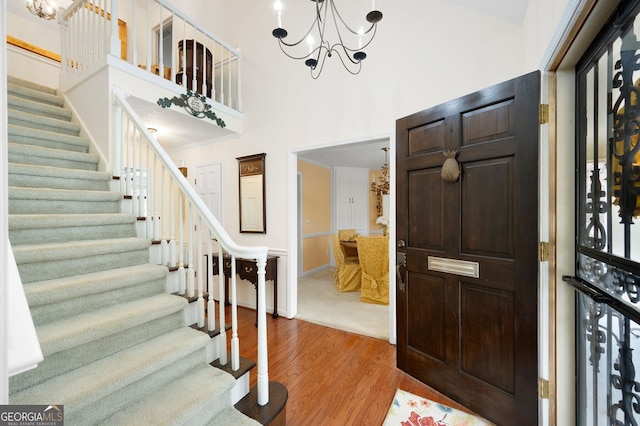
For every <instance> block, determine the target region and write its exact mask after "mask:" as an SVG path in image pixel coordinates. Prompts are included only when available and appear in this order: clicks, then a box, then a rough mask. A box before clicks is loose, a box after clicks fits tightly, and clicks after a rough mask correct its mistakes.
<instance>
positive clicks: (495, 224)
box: [460, 157, 514, 258]
mask: <svg viewBox="0 0 640 426" xmlns="http://www.w3.org/2000/svg"><path fill="white" fill-rule="evenodd" d="M513 166H514V164H513V157H509V158H495V159H490V160H484V161H475V162H472V163H469V164H465V165H464V167H463V170H462V172H463V175H464V176H465V178H464V181H463V182H462V184H461V187H462V194H461V198H462V199H461V203H460V204H461V207H460V210H461V211H460V213H461V216H462V220H461V230H460V231H461V232H460V235H461V238H462V253H465V254H475V255H480V256H498V257H503V258H513V199H514V194H513ZM496 188H500V189H501V190H500V191H496Z"/></svg>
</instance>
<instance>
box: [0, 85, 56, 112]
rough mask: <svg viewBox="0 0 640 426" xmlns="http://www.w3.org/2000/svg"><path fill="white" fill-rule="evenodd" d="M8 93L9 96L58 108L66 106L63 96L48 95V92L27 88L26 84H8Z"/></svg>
mask: <svg viewBox="0 0 640 426" xmlns="http://www.w3.org/2000/svg"><path fill="white" fill-rule="evenodd" d="M41 87H42V86H41ZM7 93H8V94H9V95H13V96H19V97H21V98H26V99H31V100H34V101H38V102H43V103H47V104H49V105H56V106H58V107H62V106H64V98H63V97H62V96H58V95H57V94H53V93H48V92H46V91H43V90H40V88H34V87H28V86H25V85H24V84H16V83H12V82H8V83H7Z"/></svg>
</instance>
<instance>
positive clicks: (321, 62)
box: [311, 47, 327, 80]
mask: <svg viewBox="0 0 640 426" xmlns="http://www.w3.org/2000/svg"><path fill="white" fill-rule="evenodd" d="M325 50H326V47H325ZM326 60H327V52H325V54H324V55H322V60H320V55H318V64H316V66H315V67H312V68H311V78H313V79H314V80H317V79H318V77H320V74H322V69H323V68H324V63H325V61H326ZM318 65H320V66H319V67H318ZM316 70H317V71H318V72H317V73H316V74H315V75H314V71H316Z"/></svg>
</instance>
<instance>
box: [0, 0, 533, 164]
mask: <svg viewBox="0 0 640 426" xmlns="http://www.w3.org/2000/svg"><path fill="white" fill-rule="evenodd" d="M444 1H446V2H449V3H452V4H457V5H459V6H461V7H465V8H468V9H472V10H475V11H477V12H480V13H484V14H487V15H490V16H494V17H496V18H499V19H504V20H506V21H509V22H511V23H513V24H514V25H520V24H521V23H522V20H523V18H524V15H525V12H526V8H527V4H528V0H444ZM64 2H67V3H66V4H64V5H65V6H66V5H67V4H68V3H70V2H69V1H68V0H59V1H58V4H62V3H64ZM173 3H175V4H179V3H180V2H179V1H177V0H176V1H174V2H173ZM392 5H393V3H392V2H385V7H392ZM6 7H7V10H8V11H10V12H12V13H17V14H20V15H22V16H25V17H29V16H30V15H29V13H28V12H27V11H26V8H25V7H24V2H23V1H21V0H17V1H10V2H7V6H6ZM30 18H34V19H35V20H38V18H36V17H33V16H30ZM38 21H41V22H40V23H42V24H43V25H56V24H55V22H52V21H43V20H38ZM129 101H130V102H131V103H132V104H133V106H134V108H135V109H136V112H138V114H139V115H140V116H141V118H142V119H143V121H145V123H149V125H150V126H153V125H154V124H155V123H162V125H161V127H162V134H161V135H160V134H159V135H158V138H159V141H160V143H161V144H162V145H164V146H165V148H166V149H169V150H171V149H172V148H175V147H178V146H180V145H183V144H185V143H197V142H202V141H206V140H211V139H218V138H221V137H229V136H231V134H232V132H229V131H227V130H226V129H220V128H218V127H217V126H211V125H204V124H203V123H199V122H198V120H195V119H191V118H190V117H186V119H188V120H191V121H190V122H189V125H188V126H185V123H184V121H183V120H184V119H185V117H184V114H177V113H176V112H172V111H165V110H162V111H160V110H159V109H158V108H157V105H155V104H150V103H148V102H145V101H142V100H140V99H135V98H130V99H129ZM158 127H160V126H158ZM388 145H389V141H388V140H387V139H384V140H375V141H369V142H359V143H353V144H345V145H340V146H333V147H326V148H317V149H311V150H308V151H304V152H300V153H298V156H299V157H300V158H302V159H305V160H307V161H310V162H313V163H316V164H320V165H325V166H328V167H331V166H349V167H365V168H369V169H377V168H379V167H380V166H381V165H382V163H383V162H384V153H383V152H382V151H381V149H382V147H383V146H388Z"/></svg>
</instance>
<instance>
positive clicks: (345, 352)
mask: <svg viewBox="0 0 640 426" xmlns="http://www.w3.org/2000/svg"><path fill="white" fill-rule="evenodd" d="M238 319H239V331H238V334H239V338H240V353H241V355H242V356H243V357H245V358H249V359H252V360H257V332H256V328H255V327H254V324H255V311H253V310H250V309H245V308H238ZM267 339H268V343H269V380H270V381H276V382H280V383H282V384H284V385H285V386H286V387H287V390H288V391H289V399H288V402H287V424H288V425H321V426H332V425H336V426H338V425H339V426H345V425H356V424H358V425H359V424H366V425H381V424H382V422H383V421H384V419H385V417H386V415H387V411H388V410H389V406H390V404H391V401H392V399H393V396H394V394H395V392H396V389H397V388H401V389H403V390H406V391H408V392H411V393H414V394H416V395H419V396H422V397H425V398H428V399H430V400H432V401H436V402H439V403H442V404H446V405H449V406H451V407H454V408H458V409H461V410H464V411H467V412H469V410H467V409H465V408H464V407H462V406H461V405H459V404H457V403H456V402H454V401H453V400H451V399H449V398H447V397H445V396H444V395H441V394H439V393H438V392H436V391H435V390H433V389H432V388H430V387H429V386H426V385H425V384H423V383H421V382H420V381H418V380H416V379H414V378H413V377H411V376H409V375H408V374H406V373H404V372H402V371H401V370H399V369H398V368H397V367H396V347H395V346H394V345H391V344H389V343H388V342H386V341H384V340H380V339H375V338H372V337H366V336H361V335H358V334H352V333H348V332H344V331H340V330H335V329H332V328H327V327H323V326H320V325H316V324H312V323H309V322H305V321H300V320H296V319H292V320H289V319H287V318H283V317H280V318H277V319H273V318H271V316H270V315H267ZM256 376H257V372H256V370H255V369H254V370H253V371H252V372H251V386H254V385H255V383H256Z"/></svg>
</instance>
